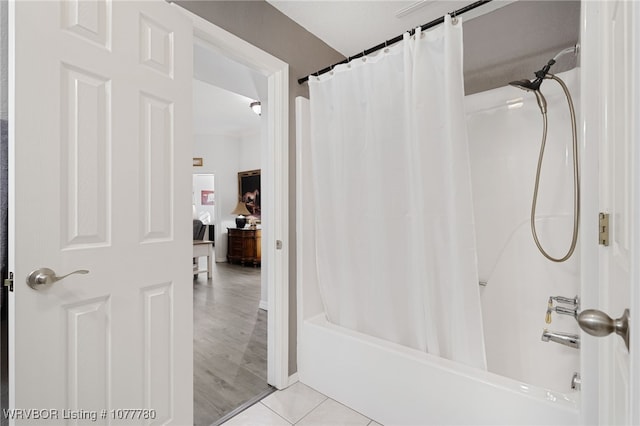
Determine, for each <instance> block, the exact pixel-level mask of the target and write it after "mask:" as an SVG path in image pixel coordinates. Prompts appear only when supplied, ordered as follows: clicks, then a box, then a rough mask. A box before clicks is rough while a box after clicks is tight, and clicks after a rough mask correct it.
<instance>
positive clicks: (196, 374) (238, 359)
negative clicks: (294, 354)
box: [193, 263, 269, 426]
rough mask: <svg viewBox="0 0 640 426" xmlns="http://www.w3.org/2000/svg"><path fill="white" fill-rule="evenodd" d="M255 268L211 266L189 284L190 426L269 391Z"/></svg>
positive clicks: (263, 321) (264, 329)
mask: <svg viewBox="0 0 640 426" xmlns="http://www.w3.org/2000/svg"><path fill="white" fill-rule="evenodd" d="M259 303H260V268H252V267H246V266H240V265H230V264H227V263H216V264H214V268H213V278H212V279H211V280H209V281H207V279H206V273H203V274H200V275H199V276H198V279H197V280H194V281H193V318H194V336H193V337H194V339H193V380H194V384H193V386H194V423H195V424H196V425H197V426H204V425H210V424H212V423H213V422H215V421H217V420H219V419H220V418H221V417H223V416H225V415H226V414H228V413H229V412H231V411H233V410H234V409H235V408H237V407H238V406H240V405H242V404H243V403H245V402H247V401H249V400H251V399H253V398H254V397H256V396H257V395H259V394H261V393H264V392H265V391H267V390H268V389H269V385H267V312H266V311H263V310H261V309H259V308H258V305H259Z"/></svg>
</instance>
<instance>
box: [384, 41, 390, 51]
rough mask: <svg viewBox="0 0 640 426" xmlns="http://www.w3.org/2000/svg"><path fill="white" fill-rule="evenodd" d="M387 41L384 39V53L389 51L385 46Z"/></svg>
mask: <svg viewBox="0 0 640 426" xmlns="http://www.w3.org/2000/svg"><path fill="white" fill-rule="evenodd" d="M387 41H388V40H385V41H384V50H383V52H384V53H389V48H388V47H387Z"/></svg>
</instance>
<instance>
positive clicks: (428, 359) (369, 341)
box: [299, 312, 580, 414]
mask: <svg viewBox="0 0 640 426" xmlns="http://www.w3.org/2000/svg"><path fill="white" fill-rule="evenodd" d="M304 323H305V324H304V325H306V326H311V327H320V328H323V329H325V330H327V331H328V332H330V333H336V334H341V335H347V336H349V337H350V338H353V339H356V340H358V341H359V342H360V343H362V344H365V345H368V346H371V347H373V348H375V349H379V350H383V351H385V352H388V353H400V354H401V355H402V356H405V357H411V358H414V359H419V360H420V361H421V362H424V363H426V364H430V365H432V366H433V367H434V368H439V369H442V370H445V371H447V372H448V373H450V374H454V375H457V376H460V377H464V378H466V379H470V380H474V381H478V382H482V383H483V384H485V385H487V386H491V387H495V388H499V389H502V390H504V391H508V392H511V393H514V394H518V395H521V396H524V397H526V398H530V399H534V400H536V401H539V402H544V403H546V404H550V405H553V406H554V407H556V408H558V407H562V408H565V409H567V410H569V411H572V412H575V413H576V414H577V413H578V412H579V407H580V392H578V391H576V392H571V393H563V392H558V391H554V390H551V389H545V388H542V387H538V386H533V385H529V384H527V383H524V382H521V381H518V380H515V379H512V378H510V377H505V376H501V375H499V374H496V373H492V372H490V371H485V370H480V369H478V368H475V367H471V366H468V365H465V364H461V363H458V362H455V361H451V360H449V359H446V358H441V357H439V356H435V355H431V354H429V353H426V352H422V351H420V350H417V349H413V348H410V347H407V346H403V345H400V344H398V343H394V342H390V341H387V340H384V339H381V338H378V337H374V336H369V335H367V334H364V333H360V332H358V331H355V330H351V329H348V328H345V327H341V326H339V325H336V324H333V323H331V322H329V321H328V320H327V318H326V315H325V313H324V312H323V313H320V314H318V315H316V316H314V317H312V318H309V319H306V320H304ZM303 335H304V334H303ZM299 344H304V341H302V342H299Z"/></svg>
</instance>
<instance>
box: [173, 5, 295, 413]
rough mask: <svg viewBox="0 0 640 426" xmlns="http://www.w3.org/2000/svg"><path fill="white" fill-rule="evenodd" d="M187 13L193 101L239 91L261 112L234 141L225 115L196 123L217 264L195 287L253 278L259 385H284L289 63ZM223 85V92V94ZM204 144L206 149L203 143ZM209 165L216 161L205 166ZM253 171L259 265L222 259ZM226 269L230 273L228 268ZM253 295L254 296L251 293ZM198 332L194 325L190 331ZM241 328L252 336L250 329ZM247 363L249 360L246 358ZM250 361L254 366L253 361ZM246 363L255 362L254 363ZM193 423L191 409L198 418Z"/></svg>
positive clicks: (213, 108) (218, 294)
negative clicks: (260, 340) (261, 346)
mask: <svg viewBox="0 0 640 426" xmlns="http://www.w3.org/2000/svg"><path fill="white" fill-rule="evenodd" d="M185 13H186V14H187V15H189V16H190V17H191V19H192V20H193V23H194V27H195V28H194V29H195V31H194V36H195V37H194V99H195V98H196V97H198V96H200V95H203V93H204V92H206V91H208V90H212V88H211V87H214V88H216V89H215V90H217V92H216V94H214V95H213V96H212V97H214V98H221V97H224V96H225V95H231V94H233V95H235V96H239V95H240V94H242V96H244V97H245V104H243V105H242V107H241V109H242V110H243V111H245V112H248V113H249V114H253V112H252V111H251V109H250V108H249V105H250V103H252V102H254V101H258V100H259V101H261V102H262V115H261V116H260V117H257V116H256V115H255V114H254V115H253V118H254V119H258V120H259V123H260V125H259V130H258V131H257V132H256V131H255V130H254V131H253V132H244V133H242V134H241V135H236V136H235V139H236V140H235V141H229V134H230V133H232V132H231V131H230V129H228V128H223V127H225V126H228V125H229V124H230V122H231V121H232V120H227V121H225V122H224V123H220V122H219V123H218V124H217V125H216V131H215V132H209V131H206V129H204V130H203V129H194V130H196V131H194V134H195V138H194V140H195V143H194V158H196V159H198V160H197V161H196V160H194V161H195V163H198V164H203V166H201V167H194V171H193V172H194V173H215V195H214V198H215V209H214V210H215V221H214V224H215V258H216V261H217V262H216V264H215V266H214V268H213V269H214V276H213V280H212V283H207V285H209V287H205V286H202V287H200V288H202V289H206V290H207V291H211V290H213V292H212V293H208V295H209V296H211V297H213V298H215V299H216V301H218V300H219V299H220V298H222V297H224V290H229V289H231V290H233V292H234V294H236V295H237V292H238V290H239V288H241V287H242V285H244V284H247V282H249V281H251V280H253V282H254V283H255V282H258V284H259V285H258V289H259V291H260V293H259V300H258V301H259V306H258V307H259V308H261V309H254V310H253V314H255V313H256V311H259V312H258V313H257V318H258V319H257V321H256V322H255V327H254V331H256V333H258V334H260V333H262V334H263V335H264V332H263V331H261V330H260V328H261V327H265V328H268V333H266V334H267V335H266V343H267V354H268V356H267V380H266V381H265V382H264V385H266V384H267V383H268V384H269V385H271V386H273V387H275V388H278V389H282V388H284V387H286V386H288V384H289V374H288V359H287V358H288V357H287V355H288V284H287V278H286V277H287V271H288V266H287V264H288V248H287V246H286V244H282V242H283V241H287V240H288V235H287V234H288V219H287V212H288V193H287V191H288V189H287V188H288V184H287V181H288V172H287V169H288V149H287V146H288V136H287V128H288V125H287V124H286V121H287V119H288V70H287V67H288V66H287V65H286V64H285V63H283V62H281V61H279V60H278V59H276V58H274V57H272V56H271V55H268V54H266V53H265V52H262V51H260V50H259V49H257V48H255V47H254V46H252V45H249V44H248V43H246V42H244V41H242V40H240V39H238V38H237V37H235V36H232V35H230V34H228V33H226V32H224V31H222V30H220V29H219V28H218V27H215V26H214V25H212V24H210V23H209V22H207V21H204V20H202V19H201V18H199V17H197V16H195V15H192V14H190V13H188V12H185ZM225 89H226V90H225ZM221 91H226V92H228V93H226V94H224V93H222V92H221ZM216 108H218V107H217V106H213V105H209V106H208V107H206V108H205V110H206V112H207V114H210V113H212V112H213V113H214V114H215V111H218V115H222V114H223V111H220V110H218V109H216ZM226 108H228V105H227V106H225V107H223V109H226ZM197 114H198V112H197V111H195V110H194V116H195V115H197ZM216 118H218V117H216ZM212 121H213V119H212V118H211V116H209V118H207V117H204V122H206V123H207V124H211V122H212ZM195 123H197V120H194V126H198V124H195ZM211 133H217V134H218V135H217V136H216V137H215V138H216V139H217V141H218V142H219V144H218V147H217V148H216V147H214V146H212V145H211V144H210V143H209V142H211V140H212V139H213V138H211V137H207V136H202V135H206V134H211ZM252 133H253V134H252ZM256 133H257V134H256ZM198 134H200V136H198ZM231 139H233V137H231ZM251 139H258V140H259V141H260V142H261V143H260V145H261V146H260V147H258V148H255V147H253V148H251V147H250V140H251ZM205 145H208V147H207V148H203V147H204V146H205ZM221 147H222V148H221ZM232 152H235V153H236V155H235V156H234V157H232V156H230V155H229V153H232ZM200 158H201V160H200ZM233 158H236V159H235V160H234V159H233ZM195 163H194V164H195ZM215 163H217V164H215ZM212 165H215V167H214V168H208V166H212ZM225 168H226V171H225ZM196 169H197V170H196ZM256 169H258V170H260V171H261V189H260V192H261V197H260V199H261V212H262V215H261V220H262V224H261V225H262V230H261V231H262V244H261V247H262V261H261V267H260V268H254V267H251V266H249V267H247V266H240V265H229V264H228V263H226V262H225V260H226V257H227V247H226V244H227V228H235V227H236V223H235V215H233V214H232V213H231V212H232V211H233V210H234V207H235V205H236V204H237V202H238V199H239V195H238V189H239V186H238V179H239V178H238V175H239V172H243V171H248V170H256ZM225 173H226V175H225ZM232 268H235V269H232ZM231 270H232V271H233V273H229V272H230V271H231ZM232 276H235V277H236V278H237V277H241V278H240V280H239V281H243V280H244V281H245V283H244V284H243V283H242V282H239V281H238V280H237V279H236V281H234V282H235V285H234V284H231V285H229V287H230V288H227V289H220V290H219V291H217V290H218V289H217V288H216V285H217V284H219V283H218V282H216V278H217V277H218V279H219V280H224V279H226V278H229V282H231V280H233V279H234V278H231V277H232ZM225 277H226V278H225ZM200 281H204V275H201V276H200V277H199V278H198V282H194V300H195V297H196V296H197V295H198V294H197V290H198V289H197V288H196V286H197V285H200V284H201V283H200ZM260 284H261V285H260ZM248 286H249V287H252V288H253V290H255V289H256V286H255V285H248ZM205 293H206V292H203V293H202V294H205ZM267 295H268V296H269V297H267ZM252 297H256V296H255V293H254V296H252ZM254 302H255V300H254ZM194 313H195V306H194ZM196 315H197V313H196ZM197 332H198V330H197V326H196V330H195V334H197ZM241 333H244V334H249V332H248V331H247V330H244V331H242V332H241ZM249 337H250V336H249ZM248 345H249V344H248ZM194 349H195V350H194V352H196V351H197V348H196V347H194ZM196 356H197V355H196ZM258 358H259V357H258ZM245 361H246V360H245ZM253 361H255V358H254V359H253ZM248 363H249V364H251V363H252V362H251V361H248ZM253 363H254V364H255V362H253ZM194 367H195V364H194ZM249 367H253V365H250V366H249ZM225 385H226V384H225V383H223V382H219V383H217V384H216V386H217V387H218V388H222V387H224V386H225ZM268 389H269V388H268V387H267V390H268ZM259 391H260V389H257V390H256V393H255V396H254V397H253V398H259V397H260V393H259ZM195 392H196V393H197V392H198V389H197V388H196V389H195ZM251 400H252V398H249V399H248V400H247V402H251ZM196 411H197V407H196ZM197 421H198V420H197V413H196V423H197Z"/></svg>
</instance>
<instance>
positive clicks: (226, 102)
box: [193, 79, 260, 137]
mask: <svg viewBox="0 0 640 426" xmlns="http://www.w3.org/2000/svg"><path fill="white" fill-rule="evenodd" d="M252 101H253V99H251V98H247V97H245V96H242V95H239V94H237V93H233V92H230V91H228V90H224V89H221V88H219V87H217V86H213V85H211V84H209V83H205V82H202V81H200V80H196V79H194V80H193V133H194V134H196V135H227V136H233V137H240V136H242V135H247V134H256V133H259V132H260V116H258V115H256V114H255V113H254V112H253V111H252V110H251V108H249V104H250V103H251V102H252Z"/></svg>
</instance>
